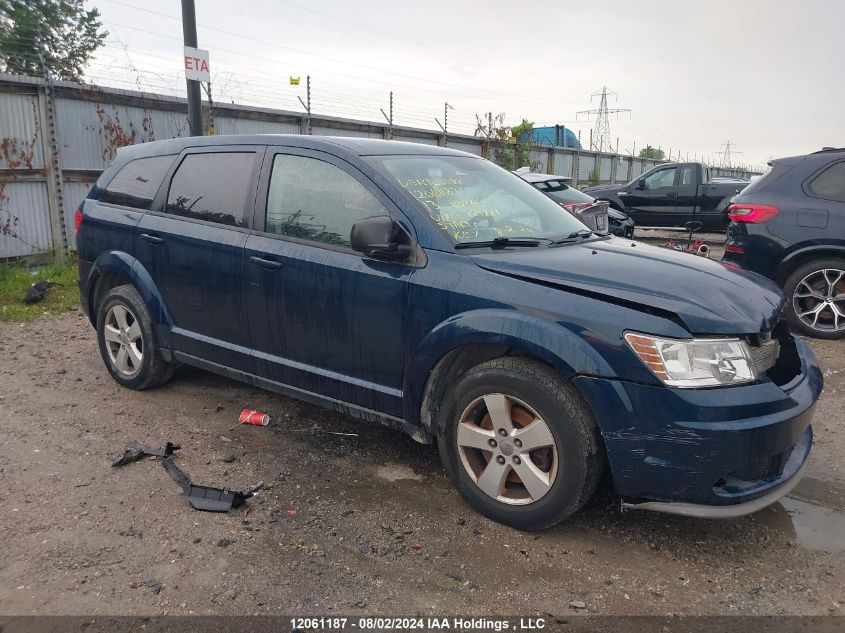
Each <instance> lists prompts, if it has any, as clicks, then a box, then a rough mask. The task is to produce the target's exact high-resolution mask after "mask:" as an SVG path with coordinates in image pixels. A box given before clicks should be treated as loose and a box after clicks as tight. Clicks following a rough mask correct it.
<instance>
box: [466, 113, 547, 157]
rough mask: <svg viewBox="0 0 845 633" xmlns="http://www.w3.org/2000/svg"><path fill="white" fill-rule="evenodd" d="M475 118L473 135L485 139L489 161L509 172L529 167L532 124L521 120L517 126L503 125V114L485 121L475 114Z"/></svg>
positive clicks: (531, 146) (532, 145) (532, 144)
mask: <svg viewBox="0 0 845 633" xmlns="http://www.w3.org/2000/svg"><path fill="white" fill-rule="evenodd" d="M475 118H476V123H477V125H476V129H475V135H476V136H486V137H487V139H488V143H489V146H490V155H489V158H490V160H492V161H493V162H494V163H496V164H497V165H498V166H499V167H503V168H504V169H507V170H509V171H512V170H514V169H518V168H520V167H526V166H528V167H531V150H532V149H533V148H534V143H533V139H532V137H531V132H533V131H534V123H532V122H531V121H528V120H527V119H522V123H520V124H519V125H515V126H513V127H511V126H509V125H505V113H504V112H502V113H500V114H497V115H496V116H494V117H488V118H487V119H483V118H482V117H480V116H478V115H477V114H476V115H475Z"/></svg>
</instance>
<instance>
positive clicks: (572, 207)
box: [560, 202, 593, 213]
mask: <svg viewBox="0 0 845 633" xmlns="http://www.w3.org/2000/svg"><path fill="white" fill-rule="evenodd" d="M560 206H562V207H563V208H564V209H566V210H567V211H569V212H570V213H575V212H576V211H578V209H586V208H587V207H591V206H593V203H592V202H561V203H560Z"/></svg>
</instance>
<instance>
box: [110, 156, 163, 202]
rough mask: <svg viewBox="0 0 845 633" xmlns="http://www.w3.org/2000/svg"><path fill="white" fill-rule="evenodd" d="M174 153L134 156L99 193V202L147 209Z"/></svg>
mask: <svg viewBox="0 0 845 633" xmlns="http://www.w3.org/2000/svg"><path fill="white" fill-rule="evenodd" d="M175 158H176V156H175V155H166V156H150V157H149V158H136V159H135V160H133V161H129V162H128V163H126V164H125V165H124V166H123V167H122V168H121V169H120V171H118V172H117V174H116V175H115V177H114V178H112V179H111V182H110V183H109V184H108V185H107V186H106V188H105V189H104V190H103V193H102V194H100V202H107V203H109V204H119V205H121V206H124V207H132V208H133V209H143V210H145V211H146V210H149V209H150V207H151V206H152V204H153V199H154V198H155V195H156V192H157V191H158V188H159V187H160V186H161V181H162V180H164V175H165V174H166V173H167V170H168V169H170V166H171V165H172V164H173V161H174V160H175Z"/></svg>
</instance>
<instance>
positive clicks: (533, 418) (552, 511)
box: [437, 356, 604, 530]
mask: <svg viewBox="0 0 845 633" xmlns="http://www.w3.org/2000/svg"><path fill="white" fill-rule="evenodd" d="M437 428H438V433H437V445H438V448H439V450H440V457H441V459H442V460H443V466H444V467H445V468H446V473H447V474H448V475H449V479H451V480H452V483H453V484H455V486H456V487H457V489H458V491H459V492H460V493H461V496H463V498H464V499H465V500H466V501H467V502H468V503H469V504H470V505H471V506H472V507H474V508H475V509H476V510H478V511H479V512H481V513H482V514H484V515H485V516H487V517H489V518H491V519H493V520H494V521H498V522H500V523H504V524H505V525H510V526H512V527H515V528H519V529H523V530H539V529H543V528H546V527H548V526H550V525H554V524H555V523H558V522H559V521H562V520H563V519H565V518H567V517H568V516H570V515H572V514H573V513H574V512H577V511H578V510H579V509H580V508H581V507H582V506H583V505H584V504H585V503H586V502H587V500H588V499H589V498H590V497H591V496H592V494H593V492H594V491H595V489H596V485H597V484H598V481H599V477H600V476H601V473H602V468H603V464H604V456H603V452H602V451H601V449H600V446H599V440H598V438H599V434H598V429H597V428H596V425H595V420H594V419H593V416H592V414H591V412H590V411H589V409H588V407H587V404H586V402H584V400H583V398H582V397H581V395H580V394H579V393H578V392H577V391H576V390H575V388H574V387H573V386H572V385H571V384H569V383H568V382H567V381H565V380H564V379H563V378H562V377H561V376H560V375H559V374H558V373H557V372H555V371H554V369H552V368H551V367H549V366H548V365H544V364H543V363H540V362H538V361H536V360H533V359H528V358H520V357H510V356H505V357H502V358H495V359H493V360H488V361H486V362H484V363H481V364H480V365H476V366H475V367H472V368H471V369H468V370H466V371H464V372H462V376H461V378H460V380H459V381H458V382H457V384H455V385H453V386H451V387H450V389H449V390H448V392H447V395H446V397H445V399H444V401H443V404H442V406H441V408H440V410H439V422H438V427H437Z"/></svg>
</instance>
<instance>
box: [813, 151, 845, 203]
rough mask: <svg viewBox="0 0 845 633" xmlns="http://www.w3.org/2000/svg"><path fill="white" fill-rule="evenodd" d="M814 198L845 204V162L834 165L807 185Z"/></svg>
mask: <svg viewBox="0 0 845 633" xmlns="http://www.w3.org/2000/svg"><path fill="white" fill-rule="evenodd" d="M807 189H808V191H809V193H810V195H812V196H816V197H817V198H825V199H826V200H839V201H841V202H845V161H840V162H838V163H833V164H832V165H830V166H828V167H827V168H826V169H825V170H824V171H823V172H822V173H820V174H819V175H818V176H816V177H815V178H813V179H812V180H811V181H810V183H809V184H808V185H807Z"/></svg>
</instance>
